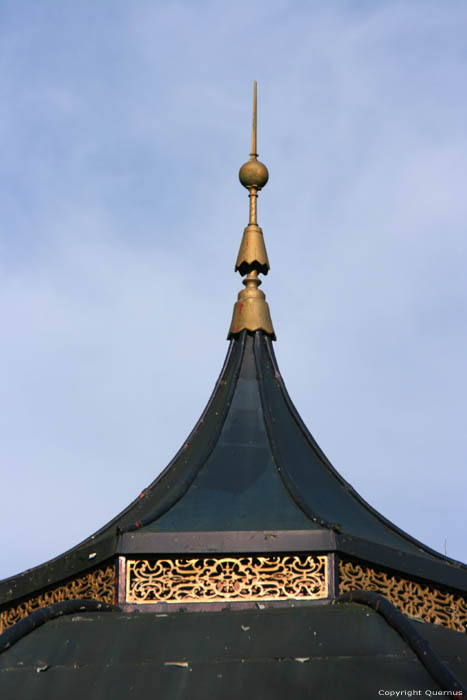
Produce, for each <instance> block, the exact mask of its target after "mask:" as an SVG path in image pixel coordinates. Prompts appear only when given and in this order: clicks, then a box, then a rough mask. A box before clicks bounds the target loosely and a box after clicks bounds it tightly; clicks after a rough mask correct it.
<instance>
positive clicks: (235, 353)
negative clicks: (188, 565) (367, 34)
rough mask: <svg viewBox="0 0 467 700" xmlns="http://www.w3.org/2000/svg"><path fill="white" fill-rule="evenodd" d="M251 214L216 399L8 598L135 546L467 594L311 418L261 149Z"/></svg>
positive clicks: (464, 570)
mask: <svg viewBox="0 0 467 700" xmlns="http://www.w3.org/2000/svg"><path fill="white" fill-rule="evenodd" d="M240 180H241V182H242V184H243V185H244V186H245V187H246V188H247V189H248V191H249V198H250V218H249V223H248V226H247V227H246V229H245V231H244V235H243V239H242V243H241V246H240V251H239V255H238V258H237V263H236V266H235V269H236V270H237V271H239V272H240V274H242V275H246V278H245V280H244V284H245V287H246V289H245V290H243V291H242V292H240V294H239V299H238V301H237V303H236V304H235V307H234V312H233V318H232V323H231V326H230V331H229V335H228V337H229V338H230V345H229V349H228V352H227V357H226V360H225V363H224V366H223V368H222V371H221V374H220V376H219V379H218V381H217V383H216V386H215V388H214V391H213V393H212V396H211V398H210V400H209V402H208V404H207V406H206V408H205V410H204V412H203V414H202V416H201V418H200V419H199V421H198V423H197V424H196V426H195V427H194V429H193V431H192V433H191V434H190V436H189V437H188V438H187V440H186V441H185V442H184V444H183V446H182V447H181V449H180V450H179V451H178V453H177V454H176V455H175V457H174V458H173V460H172V461H171V462H170V464H169V465H168V466H167V468H166V469H165V470H164V471H163V472H162V473H161V474H160V475H159V476H158V477H157V478H156V479H155V481H154V482H153V483H152V484H151V485H150V486H149V487H148V488H147V489H145V490H144V491H143V492H142V493H141V494H140V495H139V497H138V498H137V499H136V500H135V501H134V502H133V503H131V504H130V505H129V506H128V507H127V508H126V509H125V510H124V511H122V512H121V513H120V514H119V515H117V516H116V517H115V518H114V519H113V520H112V521H111V522H109V523H108V524H107V525H106V526H105V527H103V528H102V529H101V530H99V531H98V532H96V533H95V534H94V535H92V536H91V537H90V538H88V539H87V540H85V541H84V542H82V543H81V544H79V545H78V546H76V547H74V548H73V549H71V550H69V551H68V552H66V553H64V554H63V555H61V556H59V557H57V558H55V559H53V560H51V561H50V562H47V563H46V564H43V565H41V566H39V567H36V568H35V569H32V570H30V571H27V572H24V573H23V574H20V575H18V576H14V577H11V578H9V579H6V580H5V581H3V582H0V602H1V603H3V604H5V603H8V601H11V600H14V599H17V598H19V597H21V596H26V595H29V594H30V593H31V592H33V591H35V590H38V589H40V588H43V587H44V586H50V585H52V584H53V583H54V582H56V581H59V580H63V579H64V578H66V577H70V576H75V575H76V574H78V573H79V572H82V571H84V570H86V569H87V568H89V566H90V565H97V564H99V563H101V562H104V561H107V560H109V559H110V558H112V557H114V556H115V554H127V553H135V552H141V553H142V552H144V553H146V554H148V553H151V552H173V553H177V552H178V553H183V552H232V551H237V552H242V551H250V552H259V551H263V552H274V551H276V552H277V551H292V550H293V551H296V552H300V551H326V552H341V553H344V554H346V555H347V556H350V557H356V558H359V559H360V560H364V561H367V562H373V563H376V564H378V565H380V566H382V567H388V568H390V569H392V570H396V571H400V572H404V573H406V574H410V575H412V576H415V577H419V578H423V579H427V580H429V581H433V582H438V583H442V584H444V585H446V586H450V587H453V588H456V589H460V590H463V591H465V590H467V567H466V566H465V565H463V564H461V563H459V562H456V561H453V560H451V559H449V558H447V557H445V556H443V555H441V554H439V553H437V552H435V551H433V550H431V549H430V548H429V547H427V546H425V545H423V544H421V543H420V542H418V541H417V540H415V539H414V538H412V537H410V536H409V535H407V534H406V533H404V532H403V531H402V530H400V529H399V528H398V527H396V526H395V525H393V524H392V523H390V522H389V521H388V520H386V519H385V518H384V517H383V516H382V515H380V514H379V513H378V512H377V511H375V510H374V509H373V508H372V507H371V506H370V505H368V504H367V503H366V502H365V501H364V500H363V499H362V498H361V497H360V496H359V495H358V494H357V493H356V491H355V490H354V489H353V488H352V487H351V486H350V485H349V484H348V483H347V482H346V481H345V480H344V479H343V478H342V477H341V476H340V474H339V473H338V472H337V471H336V470H335V469H334V467H333V466H332V465H331V463H330V462H329V460H328V459H327V458H326V456H325V454H324V453H323V451H322V450H321V449H320V447H319V446H318V444H317V443H316V441H315V440H314V439H313V437H312V435H311V434H310V432H309V431H308V429H307V428H306V426H305V425H304V423H303V421H302V420H301V418H300V416H299V414H298V412H297V411H296V409H295V407H294V405H293V403H292V401H291V399H290V397H289V395H288V393H287V390H286V388H285V384H284V381H283V379H282V377H281V374H280V371H279V367H278V365H277V362H276V358H275V354H274V350H273V346H272V341H273V340H275V334H274V329H273V326H272V322H271V318H270V313H269V307H268V305H267V303H266V301H265V297H264V294H263V293H262V292H261V291H260V290H259V289H258V287H259V285H260V284H261V282H260V280H259V279H258V274H260V273H262V274H267V272H268V271H269V261H268V257H267V253H266V247H265V244H264V239H263V234H262V231H261V229H260V228H259V226H258V224H257V197H258V192H259V190H260V189H261V188H262V187H264V186H265V184H266V182H267V180H268V171H267V168H266V166H264V165H263V164H262V163H260V161H258V160H257V153H256V83H255V90H254V108H253V130H252V152H251V154H250V160H249V161H248V162H247V163H245V165H243V166H242V168H241V169H240Z"/></svg>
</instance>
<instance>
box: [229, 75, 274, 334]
mask: <svg viewBox="0 0 467 700" xmlns="http://www.w3.org/2000/svg"><path fill="white" fill-rule="evenodd" d="M256 92H257V88H256V80H255V82H254V84H253V126H252V133H251V153H250V158H249V160H248V161H247V162H246V163H244V164H243V165H242V167H241V168H240V172H239V174H238V176H239V178H240V182H241V183H242V185H243V186H244V187H246V189H247V190H248V192H249V195H248V196H249V198H250V216H249V221H248V226H247V227H246V228H245V230H244V232H243V238H242V242H241V245H240V250H239V252H238V256H237V262H236V264H235V271H236V272H237V271H238V272H239V273H240V274H241V275H246V277H245V279H244V280H243V284H244V285H245V289H243V290H242V291H241V292H240V293H239V295H238V301H237V302H236V304H235V306H234V311H233V316H232V323H231V324H230V330H229V335H228V336H227V337H228V339H230V338H232V337H234V336H236V335H237V334H238V333H240V331H243V330H248V331H258V330H262V331H264V332H265V333H267V334H268V335H270V336H271V337H272V338H273V340H275V339H276V336H275V334H274V329H273V327H272V322H271V316H270V313H269V306H268V305H267V303H266V301H265V299H266V297H265V295H264V294H263V292H260V291H259V289H258V287H259V286H260V284H261V280H260V279H258V274H259V273H262V274H263V275H267V274H268V271H269V260H268V254H267V253H266V246H265V244H264V239H263V232H262V230H261V228H260V227H259V226H258V221H257V206H256V202H257V199H258V192H259V191H260V190H261V189H262V188H263V187H264V186H265V185H266V183H267V181H268V179H269V173H268V169H267V168H266V166H265V165H264V164H263V163H261V162H260V161H259V160H258V154H257V152H256V148H257V147H256V120H257V106H256Z"/></svg>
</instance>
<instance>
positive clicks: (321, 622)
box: [0, 604, 467, 700]
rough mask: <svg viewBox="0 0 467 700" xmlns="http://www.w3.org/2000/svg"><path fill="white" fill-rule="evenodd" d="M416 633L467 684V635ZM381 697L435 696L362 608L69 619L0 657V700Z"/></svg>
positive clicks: (412, 659) (387, 631)
mask: <svg viewBox="0 0 467 700" xmlns="http://www.w3.org/2000/svg"><path fill="white" fill-rule="evenodd" d="M414 624H415V626H416V627H417V629H418V631H419V632H420V634H422V635H423V636H424V637H425V638H426V639H427V640H428V641H429V643H430V644H431V646H432V648H433V649H434V650H435V651H437V652H438V654H439V655H440V656H441V657H442V658H443V660H444V661H445V662H446V663H447V665H448V666H449V667H450V669H451V671H453V672H454V673H455V674H456V675H457V676H458V677H459V679H460V680H464V682H467V637H466V635H462V634H460V633H456V632H452V631H447V630H444V629H442V628H439V627H434V626H432V625H429V624H420V623H414ZM380 689H387V690H404V689H405V690H411V689H421V690H422V693H423V695H424V691H425V690H426V689H431V690H433V691H435V690H438V691H439V686H438V685H437V683H436V682H435V681H434V680H433V679H432V678H431V677H430V675H429V674H428V672H427V671H426V670H425V669H424V667H423V666H422V664H421V663H420V661H419V660H418V658H417V657H416V656H415V654H414V653H413V652H412V650H411V649H410V648H409V647H408V646H407V644H406V643H405V642H404V641H403V639H402V638H401V637H400V636H399V634H398V633H397V632H396V631H395V630H394V629H393V628H392V627H389V626H388V625H387V623H386V622H385V621H384V620H383V618H382V617H381V616H380V615H378V614H377V613H375V612H374V611H373V610H371V609H370V608H367V607H366V606H360V605H357V604H344V605H342V604H341V605H326V606H312V605H309V606H306V607H301V608H295V609H291V608H287V609H284V608H276V609H270V608H268V609H264V610H247V611H228V610H226V611H223V612H218V613H209V612H203V613H187V614H183V613H172V614H168V615H156V614H152V613H146V614H144V615H138V614H136V615H135V614H131V615H130V614H123V613H105V614H97V613H90V614H80V615H73V616H71V615H70V616H67V617H63V618H60V619H57V620H54V621H53V622H49V623H47V624H45V625H44V626H42V627H40V628H39V629H37V630H35V631H34V632H32V633H31V634H29V635H28V636H26V637H24V638H23V639H22V640H20V641H19V642H18V643H17V644H15V645H14V646H13V647H12V648H11V649H10V650H8V652H6V653H4V654H2V655H0V696H1V697H2V700H19V698H28V700H32V699H33V698H36V697H38V698H39V697H40V698H47V699H48V700H55V699H56V700H63V698H67V699H68V700H73V699H74V698H76V699H78V698H79V699H80V700H81V699H82V698H88V700H103V698H112V700H128V698H131V697H147V696H148V694H155V696H157V697H159V698H178V699H179V700H184V699H186V700H195V699H196V700H197V699H198V698H200V699H201V698H222V700H230V698H231V699H232V700H238V698H245V699H248V700H250V699H251V700H256V699H257V698H258V699H259V698H269V699H270V700H275V699H277V700H284V698H286V697H288V695H289V694H290V692H292V693H293V698H294V700H301V699H302V698H303V700H305V698H306V700H309V698H313V697H319V698H325V697H326V698H345V700H365V699H367V698H368V700H370V699H371V700H374V698H376V697H378V690H380ZM18 692H20V695H18Z"/></svg>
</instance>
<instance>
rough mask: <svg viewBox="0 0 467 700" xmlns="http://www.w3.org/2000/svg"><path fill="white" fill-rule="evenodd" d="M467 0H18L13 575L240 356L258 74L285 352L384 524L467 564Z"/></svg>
mask: <svg viewBox="0 0 467 700" xmlns="http://www.w3.org/2000/svg"><path fill="white" fill-rule="evenodd" d="M466 35H467V5H466V4H465V3H464V2H456V1H455V0H452V1H451V2H449V3H439V2H411V3H406V2H378V3H366V2H361V3H360V2H339V3H337V2H327V3H324V2H300V1H298V0H297V1H296V2H291V1H290V0H287V1H284V2H279V1H275V0H272V1H271V0H268V2H266V1H265V0H259V1H258V2H256V3H254V4H251V3H247V2H243V1H239V2H236V3H227V2H188V1H182V2H152V1H145V0H133V1H132V2H131V3H129V2H123V0H112V1H110V0H107V1H106V0H101V2H99V3H96V2H91V1H90V0H82V1H81V2H79V3H76V2H71V1H67V0H62V1H60V2H57V1H56V2H51V1H48V0H41V2H35V1H32V0H31V1H29V2H28V1H27V0H15V1H14V2H7V1H6V0H4V2H3V3H2V4H1V5H0V90H1V105H2V108H1V112H0V149H1V158H0V206H1V212H2V217H1V220H2V224H1V230H0V313H1V317H2V326H3V328H2V331H3V332H2V343H1V346H0V384H1V386H2V403H1V409H0V410H1V421H0V464H1V468H2V486H3V488H2V495H3V498H2V507H1V509H0V524H1V528H0V533H1V535H0V537H1V547H0V576H2V577H3V576H8V575H11V574H14V573H17V572H18V571H20V570H23V569H25V568H29V567H31V566H34V565H36V564H39V563H41V562H43V561H45V560H46V559H48V558H50V557H52V556H55V555H57V554H59V553H60V552H62V551H64V550H65V549H68V548H69V547H71V546H73V545H74V544H76V543H77V542H78V541H80V540H81V539H83V538H85V537H86V536H88V535H89V534H91V533H92V532H93V531H94V530H96V529H97V528H98V527H100V526H101V525H103V524H104V523H105V522H106V521H107V520H109V519H110V518H111V517H112V516H113V515H115V514H116V513H117V512H119V511H120V510H121V509H122V508H123V507H125V506H126V505H127V504H128V503H129V502H130V501H131V500H132V499H133V498H134V497H135V496H136V495H137V494H138V493H139V492H140V491H141V490H142V489H143V488H144V487H145V486H147V484H148V483H149V482H150V481H152V479H153V478H154V477H155V476H156V475H157V474H158V473H159V471H161V470H162V469H163V468H164V467H165V466H166V464H167V462H168V461H169V460H170V458H171V457H172V456H173V454H174V453H175V452H176V450H177V449H178V447H179V446H180V444H182V442H183V440H184V438H185V437H186V435H187V434H188V433H189V432H190V430H191V428H192V426H193V424H194V422H195V421H196V419H197V418H198V416H199V414H200V413H201V411H202V409H203V408H204V405H205V403H206V401H207V399H208V397H209V394H210V392H211V390H212V387H213V385H214V382H215V379H216V377H217V375H218V372H219V371H220V368H221V365H222V362H223V359H224V354H225V352H226V349H227V343H226V340H225V336H226V333H227V330H228V327H229V323H230V315H231V311H232V306H233V303H234V301H235V298H236V294H237V292H238V291H239V290H240V288H241V284H240V277H239V276H238V275H235V274H234V273H233V265H234V262H235V258H236V254H237V250H238V245H239V242H240V238H241V233H242V230H243V227H244V225H245V224H246V222H247V209H248V202H247V199H248V198H247V195H246V192H245V191H244V190H243V188H242V187H241V186H240V184H239V183H238V179H237V172H238V168H239V167H240V165H241V164H242V163H243V162H244V160H246V158H247V156H248V152H249V146H250V143H249V138H250V134H249V129H250V121H251V116H250V110H251V91H252V81H253V80H254V79H256V80H258V83H259V120H258V122H259V133H258V148H259V153H260V158H261V159H262V160H263V161H264V162H265V163H266V164H267V165H268V168H269V171H270V181H269V183H268V185H267V187H266V188H265V189H264V190H263V192H262V193H261V195H260V200H259V222H260V225H261V226H262V227H263V230H264V233H265V238H266V243H267V247H268V253H269V258H270V262H271V272H270V274H269V275H268V277H267V278H266V280H265V282H264V285H263V287H262V289H263V290H264V292H265V293H266V295H267V299H268V301H269V304H270V308H271V314H272V318H273V322H274V325H275V329H276V333H277V336H278V342H277V344H276V354H277V356H278V361H279V364H280V367H281V370H282V373H283V376H284V379H285V381H286V384H287V386H288V389H289V392H290V393H291V395H292V398H293V400H294V402H295V403H296V405H297V407H298V409H299V411H300V412H301V414H302V417H303V418H304V420H305V422H306V423H307V425H308V426H309V428H310V429H311V431H312V433H313V435H314V437H315V438H316V439H317V440H318V442H319V444H320V446H321V447H322V448H323V450H324V451H325V452H326V454H327V455H328V457H329V458H330V459H331V461H332V462H333V464H334V465H335V467H336V468H337V469H338V470H339V471H340V472H341V474H342V475H343V476H344V477H345V478H346V479H347V480H348V481H350V482H351V483H352V485H353V486H354V487H355V488H356V489H357V490H358V491H359V492H360V493H361V495H362V496H363V497H364V498H365V499H367V500H368V501H369V502H370V503H371V504H372V505H373V506H374V507H376V508H377V509H378V510H379V511H380V512H381V513H383V515H385V516H386V517H388V518H389V519H391V520H392V521H393V522H395V523H396V524H398V525H399V526H400V527H402V528H403V529H405V530H406V531H408V532H409V533H410V534H412V535H414V536H415V537H417V538H418V539H421V540H422V541H424V542H425V543H427V544H428V545H430V546H431V547H433V548H435V549H437V550H438V551H444V548H445V546H446V548H447V553H448V555H450V556H451V557H454V558H457V559H461V560H463V561H466V560H467V544H466V537H465V529H466V528H465V515H464V513H465V499H466V493H467V475H466V461H467V460H466V457H467V435H466V430H465V417H466V414H467V410H466V409H467V405H466V404H467V373H466V366H465V358H466V356H467V327H466V308H467V286H466V283H465V269H466V263H467V244H466V222H467V197H466V196H465V182H466V180H467V93H466V90H465V84H466V74H467V44H466V39H465V37H466Z"/></svg>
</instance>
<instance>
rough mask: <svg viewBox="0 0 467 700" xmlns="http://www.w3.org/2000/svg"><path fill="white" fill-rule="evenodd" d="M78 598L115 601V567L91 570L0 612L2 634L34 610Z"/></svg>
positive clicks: (106, 601) (107, 601)
mask: <svg viewBox="0 0 467 700" xmlns="http://www.w3.org/2000/svg"><path fill="white" fill-rule="evenodd" d="M78 598H92V599H93V600H100V601H102V602H104V603H110V604H112V603H114V602H115V567H114V566H113V565H112V566H107V567H106V568H104V569H96V570H94V571H90V572H89V573H87V574H84V575H83V576H80V577H79V578H75V579H72V580H71V581H67V582H66V583H63V584H61V585H60V586H56V587H55V588H51V589H50V590H48V591H44V592H43V593H40V594H39V595H36V596H34V597H32V598H28V599H27V600H24V601H23V602H22V603H19V604H18V605H12V606H11V607H10V608H6V609H5V610H3V611H2V612H1V613H0V634H1V633H2V632H3V631H4V630H5V629H7V628H8V627H11V625H14V624H15V622H18V621H19V620H22V619H23V617H27V616H28V615H29V614H30V613H32V612H34V610H38V608H44V607H45V606H46V605H51V604H52V603H61V602H62V601H64V600H76V599H78Z"/></svg>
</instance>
